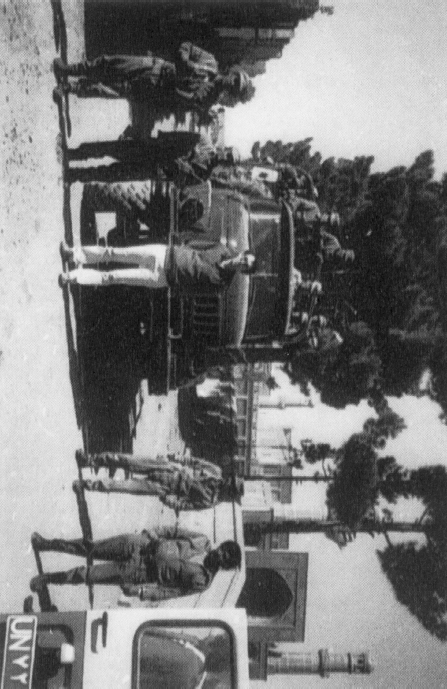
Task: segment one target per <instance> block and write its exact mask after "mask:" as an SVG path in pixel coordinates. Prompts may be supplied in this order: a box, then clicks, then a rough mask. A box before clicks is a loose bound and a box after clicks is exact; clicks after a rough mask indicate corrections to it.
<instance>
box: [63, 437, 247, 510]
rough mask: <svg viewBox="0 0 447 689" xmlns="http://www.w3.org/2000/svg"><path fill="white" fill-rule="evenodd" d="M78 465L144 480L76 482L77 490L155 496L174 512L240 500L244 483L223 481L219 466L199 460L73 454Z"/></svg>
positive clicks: (105, 479) (118, 454)
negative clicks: (119, 470)
mask: <svg viewBox="0 0 447 689" xmlns="http://www.w3.org/2000/svg"><path fill="white" fill-rule="evenodd" d="M76 459H77V462H78V466H80V467H84V466H89V467H91V468H93V469H95V471H97V470H98V469H99V468H100V467H106V468H108V469H110V470H112V472H115V470H116V469H118V468H119V469H124V470H125V471H130V472H132V473H137V474H143V475H144V477H139V478H135V477H134V478H130V479H123V480H116V479H113V478H101V479H97V480H95V481H91V480H85V481H82V483H80V482H78V481H77V482H75V484H74V488H75V490H78V489H79V488H81V486H82V487H83V488H85V489H86V490H97V491H101V492H105V493H130V494H132V495H157V496H158V497H159V498H160V500H161V501H162V502H163V503H164V504H165V505H167V506H168V507H171V508H172V509H174V510H175V511H176V512H180V511H181V510H203V509H208V508H210V507H214V506H215V505H216V504H217V503H219V502H223V501H231V500H238V501H240V497H241V494H242V493H243V483H242V482H241V481H240V480H238V479H236V478H235V477H229V478H227V479H223V478H222V470H221V469H220V467H217V466H216V465H214V464H212V463H211V462H206V461H205V460H202V459H195V458H190V459H189V460H188V462H187V464H186V463H185V464H182V463H180V462H179V461H175V460H174V461H173V460H171V461H167V460H166V459H164V458H162V457H161V458H160V457H157V458H151V457H139V456H137V455H130V454H124V453H112V452H102V453H100V454H94V455H86V454H85V453H84V452H83V451H82V450H78V452H77V453H76Z"/></svg>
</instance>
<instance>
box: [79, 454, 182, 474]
mask: <svg viewBox="0 0 447 689" xmlns="http://www.w3.org/2000/svg"><path fill="white" fill-rule="evenodd" d="M85 465H86V466H92V467H94V468H99V467H107V468H109V469H125V470H126V471H131V472H133V473H137V474H138V473H139V474H147V475H150V473H151V472H153V471H166V472H174V471H176V470H177V469H178V468H180V467H181V462H176V461H175V460H171V459H169V458H168V457H163V456H161V455H157V456H156V457H149V456H147V455H131V454H127V453H124V452H100V453H97V454H91V455H86V456H85Z"/></svg>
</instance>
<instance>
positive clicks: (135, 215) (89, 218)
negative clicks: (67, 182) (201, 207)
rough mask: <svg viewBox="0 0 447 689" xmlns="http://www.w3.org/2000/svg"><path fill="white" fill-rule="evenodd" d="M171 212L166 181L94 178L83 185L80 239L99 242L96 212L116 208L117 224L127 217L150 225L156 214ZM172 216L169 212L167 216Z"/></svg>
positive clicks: (128, 219)
mask: <svg viewBox="0 0 447 689" xmlns="http://www.w3.org/2000/svg"><path fill="white" fill-rule="evenodd" d="M163 211H165V212H166V213H167V214H169V185H168V184H167V183H166V182H159V181H146V182H114V183H110V184H109V183H106V182H92V183H90V184H86V185H84V191H83V195H82V203H81V243H82V244H86V245H87V244H91V243H96V229H95V213H100V212H113V213H116V215H117V227H120V226H121V225H122V223H123V222H124V221H125V222H126V223H127V225H128V227H129V226H131V225H133V223H138V222H141V223H145V224H146V225H148V226H150V225H151V224H152V223H151V220H153V218H154V217H157V218H160V215H161V214H162V213H163ZM167 217H169V215H168V216H167Z"/></svg>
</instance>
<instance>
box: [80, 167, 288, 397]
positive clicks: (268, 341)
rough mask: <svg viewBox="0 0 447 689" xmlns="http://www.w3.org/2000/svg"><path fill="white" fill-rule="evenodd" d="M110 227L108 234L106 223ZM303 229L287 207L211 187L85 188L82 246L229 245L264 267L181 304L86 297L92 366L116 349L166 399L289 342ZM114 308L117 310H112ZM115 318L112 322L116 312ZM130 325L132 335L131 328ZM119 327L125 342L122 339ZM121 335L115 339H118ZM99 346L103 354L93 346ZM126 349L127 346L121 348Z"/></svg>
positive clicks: (85, 333)
mask: <svg viewBox="0 0 447 689" xmlns="http://www.w3.org/2000/svg"><path fill="white" fill-rule="evenodd" d="M192 197H196V198H199V199H200V200H201V202H202V204H203V208H204V212H203V215H202V217H201V218H200V219H199V221H198V222H195V223H191V224H189V223H188V218H185V217H184V215H183V214H184V209H185V208H186V207H187V204H186V203H185V200H186V199H189V198H192ZM104 217H108V218H109V225H108V228H110V229H108V230H107V231H106V232H104V231H103V232H102V234H101V231H100V230H99V228H100V227H101V225H102V226H104V223H103V222H102V220H103V219H104ZM293 237H294V229H293V220H292V216H291V212H290V209H289V208H288V206H287V205H286V204H285V203H283V202H282V201H275V200H274V199H268V198H250V197H249V196H248V195H245V194H241V193H239V192H237V191H235V190H234V189H231V188H226V187H225V185H220V186H219V187H216V186H212V185H211V183H210V182H206V183H204V184H198V185H194V186H191V187H187V188H184V189H182V190H181V191H180V190H179V189H178V188H177V187H176V186H175V184H173V183H172V182H167V181H159V180H156V179H154V180H149V181H141V182H116V183H105V182H97V183H90V184H86V185H85V186H84V192H83V199H82V207H81V242H82V244H85V245H86V244H94V243H96V242H102V243H105V242H107V243H108V244H110V245H113V246H135V245H138V244H144V243H166V244H170V243H178V244H187V245H189V246H191V247H193V248H198V249H200V247H205V246H209V245H210V243H219V242H220V243H222V244H224V245H228V246H229V247H231V248H233V249H234V250H236V251H245V250H250V251H251V252H253V253H254V255H255V257H256V265H257V269H256V272H255V273H254V274H251V275H245V274H239V273H238V274H236V275H235V277H234V279H233V280H232V282H231V284H230V286H229V288H228V289H226V290H222V291H220V292H216V293H213V294H210V293H195V294H194V295H191V294H187V295H185V294H182V293H180V292H179V291H178V290H176V289H175V288H173V289H170V290H157V291H156V293H155V294H154V292H153V291H151V290H147V289H144V288H135V287H132V288H126V287H122V286H116V287H109V288H107V290H101V289H99V290H98V289H96V288H90V287H84V288H80V289H81V292H82V295H83V298H82V304H83V309H82V319H81V320H82V322H81V327H80V328H79V327H78V333H79V338H80V351H81V354H82V356H81V358H82V359H83V362H84V365H87V366H88V365H89V358H90V365H93V366H95V365H96V366H97V365H98V351H100V350H101V349H102V350H104V348H105V347H107V343H109V344H110V343H111V342H112V340H113V338H115V339H114V340H113V341H114V344H113V350H114V352H113V353H114V354H116V352H117V349H118V348H119V347H121V348H122V341H123V338H124V339H125V342H126V345H125V347H124V351H125V354H126V356H127V355H129V353H130V352H131V353H132V357H131V358H132V361H133V366H134V372H135V374H136V375H138V376H139V377H140V378H147V379H148V381H149V387H150V391H151V392H154V393H158V394H161V393H166V392H167V391H168V390H169V389H174V388H176V387H178V386H179V385H182V384H185V383H187V382H190V381H193V380H194V379H195V378H196V377H197V376H198V375H200V374H201V373H202V372H204V371H206V370H207V368H209V367H210V366H216V365H222V364H227V363H229V362H231V360H232V357H233V358H234V356H236V355H237V354H241V353H242V356H243V352H244V351H248V350H250V349H251V350H254V349H256V347H260V348H262V347H263V346H264V347H265V346H267V347H268V346H271V345H272V344H273V345H278V346H279V345H280V344H281V343H284V342H287V341H288V337H289V332H290V318H291V312H292V305H293V304H292V302H293V280H292V275H293V266H294V240H293ZM111 305H112V307H111ZM111 308H113V314H114V315H111V312H110V309H111ZM123 322H125V325H124V326H123ZM116 327H120V328H121V333H122V337H121V338H117V336H116ZM113 333H115V334H114V335H113ZM98 336H99V338H100V344H98V343H97V344H96V345H95V344H94V343H93V342H92V338H93V339H94V338H95V337H98ZM118 340H119V342H118Z"/></svg>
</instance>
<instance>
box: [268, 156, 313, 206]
mask: <svg viewBox="0 0 447 689" xmlns="http://www.w3.org/2000/svg"><path fill="white" fill-rule="evenodd" d="M278 172H279V177H278V182H277V184H276V195H277V196H279V197H281V198H283V199H284V200H286V201H290V202H292V203H293V201H294V200H295V199H304V200H308V201H309V202H311V203H314V202H315V199H316V198H318V191H317V189H316V187H315V185H314V183H313V179H312V177H311V176H310V174H309V173H308V172H306V171H305V170H303V169H302V168H300V167H293V165H289V164H280V165H278ZM315 205H316V204H315Z"/></svg>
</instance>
